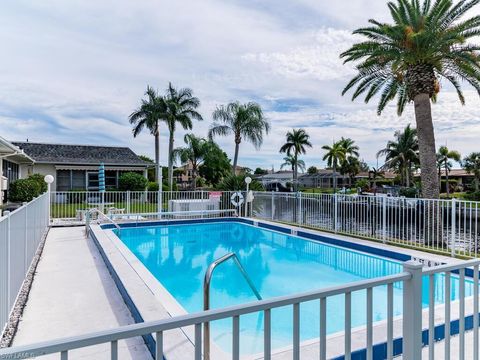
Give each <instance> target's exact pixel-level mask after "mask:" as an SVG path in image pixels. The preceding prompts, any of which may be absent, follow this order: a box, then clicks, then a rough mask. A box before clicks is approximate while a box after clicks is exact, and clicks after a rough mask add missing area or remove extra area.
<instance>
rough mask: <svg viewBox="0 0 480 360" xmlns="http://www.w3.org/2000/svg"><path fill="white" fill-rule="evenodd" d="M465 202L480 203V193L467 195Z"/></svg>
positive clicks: (474, 192) (475, 192)
mask: <svg viewBox="0 0 480 360" xmlns="http://www.w3.org/2000/svg"><path fill="white" fill-rule="evenodd" d="M465 200H471V201H480V191H473V192H468V193H466V194H465Z"/></svg>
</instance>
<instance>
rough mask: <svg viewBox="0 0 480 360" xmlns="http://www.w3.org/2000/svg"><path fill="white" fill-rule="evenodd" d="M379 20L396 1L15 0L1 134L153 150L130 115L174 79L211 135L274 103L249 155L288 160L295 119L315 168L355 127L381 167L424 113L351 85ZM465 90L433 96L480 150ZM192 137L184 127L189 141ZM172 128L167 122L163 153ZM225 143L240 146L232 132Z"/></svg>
mask: <svg viewBox="0 0 480 360" xmlns="http://www.w3.org/2000/svg"><path fill="white" fill-rule="evenodd" d="M369 18H374V19H376V20H381V21H387V20H388V12H387V8H386V4H385V2H384V1H379V0H374V1H373V0H339V1H334V2H331V1H326V0H296V1H287V0H282V1H278V0H277V1H274V0H262V1H260V0H191V1H182V0H178V1H166V0H142V1H131V0H115V1H113V0H111V1H110V0H97V1H77V0H69V1H64V0H42V1H33V0H32V1H23V0H3V1H2V9H1V11H0V23H1V24H2V29H1V30H0V44H1V55H0V136H2V137H4V138H7V139H9V140H12V141H13V140H17V141H24V140H26V139H28V140H29V141H32V142H33V141H35V142H55V143H67V144H100V145H121V146H129V147H131V148H132V149H133V150H134V151H135V152H136V153H137V154H142V155H148V156H150V157H153V153H154V148H153V137H152V136H151V135H150V134H149V133H148V132H145V133H144V134H141V135H140V136H138V137H136V138H133V136H132V131H131V126H130V124H129V123H128V116H129V115H130V114H131V112H132V111H133V110H134V109H135V108H137V107H138V105H139V103H140V100H141V98H142V96H143V94H144V92H145V89H146V87H147V85H150V86H152V87H154V88H156V89H158V91H159V92H160V93H163V92H164V91H165V89H166V88H167V86H168V82H169V81H171V82H172V83H173V85H174V86H176V87H178V88H181V87H189V88H191V89H193V91H194V95H196V96H197V97H199V99H200V100H201V107H200V109H199V111H200V113H201V114H202V116H203V118H204V120H203V121H199V122H195V123H194V128H193V131H192V132H193V133H195V134H196V135H197V136H203V137H205V136H206V135H207V132H208V128H209V126H210V125H211V123H212V118H211V114H212V111H213V110H214V109H215V108H216V106H218V105H221V104H226V103H228V102H230V101H236V100H238V101H241V102H248V101H255V102H258V103H259V104H260V105H261V106H262V108H263V109H264V111H265V115H266V116H267V118H268V119H269V121H270V123H271V125H272V130H271V132H270V134H269V135H268V136H267V137H266V138H265V141H264V144H263V146H262V147H261V149H260V150H256V149H255V148H254V147H253V146H252V145H251V144H249V143H246V142H244V143H242V144H241V146H240V154H239V165H241V166H248V167H250V168H253V169H254V168H256V167H263V168H271V167H272V166H273V167H274V168H275V170H278V169H279V167H280V165H281V164H282V162H283V161H282V159H283V155H282V154H279V151H278V149H279V148H280V146H281V145H282V143H283V141H284V139H285V134H286V132H287V131H288V130H290V129H291V128H293V127H294V128H300V127H301V128H304V129H306V130H307V132H308V133H309V134H310V136H311V142H312V144H313V148H312V149H309V150H308V153H307V155H306V156H304V160H305V162H306V164H307V166H312V165H313V166H317V167H324V166H325V163H324V162H323V161H322V156H323V150H322V149H321V147H322V145H325V144H331V143H332V141H334V140H338V139H339V138H340V137H342V136H344V137H351V138H352V139H354V140H355V141H356V142H357V144H358V145H359V146H360V153H361V157H362V158H363V159H364V160H365V161H367V162H368V163H369V164H370V165H373V166H375V165H376V163H377V159H376V152H377V151H378V150H379V149H381V148H382V147H384V146H385V144H386V142H387V141H388V140H389V139H391V138H392V137H393V133H394V132H395V131H396V130H399V129H402V128H404V127H405V126H406V125H407V124H409V123H412V124H414V123H415V120H414V117H413V108H412V105H410V106H408V109H407V111H406V112H405V114H404V115H403V116H402V117H398V116H397V115H396V111H395V108H394V105H392V106H390V107H388V108H387V109H386V111H385V112H384V114H382V115H381V116H377V114H376V111H375V102H372V103H371V104H365V103H364V102H363V101H361V100H360V101H356V102H352V101H351V99H350V97H348V96H345V97H342V96H341V90H342V88H343V86H345V84H346V83H347V82H348V80H349V79H350V78H351V77H352V75H353V74H355V72H354V70H353V68H352V67H351V66H350V65H343V64H342V61H341V60H340V59H339V54H340V53H341V52H342V51H344V50H346V49H347V48H348V47H349V46H350V45H351V44H352V43H354V42H355V41H357V40H358V38H356V37H355V36H354V35H352V30H354V29H355V28H357V27H360V26H363V25H365V24H366V22H367V20H368V19H369ZM442 85H444V84H442ZM465 90H466V98H467V104H466V105H465V106H461V105H460V103H459V102H458V100H457V98H456V95H455V93H454V92H453V91H452V89H450V88H449V87H448V86H446V85H445V86H444V88H442V91H441V93H440V96H439V101H438V103H437V104H435V105H433V116H434V124H435V130H436V139H437V144H438V145H445V144H447V145H448V146H449V147H450V148H451V149H456V150H458V151H460V152H461V153H462V154H467V153H468V152H471V151H478V150H480V149H479V148H478V144H477V143H478V135H479V134H480V123H479V121H478V117H479V114H478V105H479V99H478V96H477V95H476V93H474V91H473V90H472V89H471V88H469V87H468V86H465ZM184 134H185V131H182V130H179V131H178V132H177V133H176V136H175V146H183V145H184V144H183V136H184ZM167 137H168V134H167V129H166V127H165V126H163V128H162V129H161V161H162V163H166V159H167V152H166V151H167V147H168V138H167ZM217 142H218V143H219V145H220V146H221V147H222V148H223V149H224V150H225V151H226V152H227V154H228V155H229V156H230V157H233V149H234V143H233V138H232V137H225V138H217ZM381 163H382V161H381V159H380V164H381Z"/></svg>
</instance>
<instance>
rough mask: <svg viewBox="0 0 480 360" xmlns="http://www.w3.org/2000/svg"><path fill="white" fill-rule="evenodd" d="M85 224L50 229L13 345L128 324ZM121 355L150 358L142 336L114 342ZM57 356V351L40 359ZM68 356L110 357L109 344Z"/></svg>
mask: <svg viewBox="0 0 480 360" xmlns="http://www.w3.org/2000/svg"><path fill="white" fill-rule="evenodd" d="M84 231H85V228H84V227H69V228H52V229H51V230H50V232H49V234H48V236H47V240H46V243H45V248H44V251H43V254H42V256H41V259H40V262H39V264H38V267H37V271H36V273H35V277H34V280H33V284H32V288H31V290H30V295H29V298H28V301H27V304H26V307H25V310H24V312H23V315H22V318H21V320H20V323H19V325H18V329H17V333H16V335H15V337H14V340H13V346H18V345H26V344H32V343H36V342H41V341H47V340H53V339H57V338H62V337H67V336H74V335H80V334H86V333H90V332H94V331H100V330H105V329H108V328H115V327H118V326H122V325H128V324H133V323H134V320H133V318H132V316H131V314H130V312H129V310H128V308H127V307H126V305H125V303H124V301H123V299H122V297H121V295H120V293H119V291H118V289H117V287H116V285H115V283H114V281H113V279H112V277H111V276H110V273H109V272H108V269H107V267H106V266H105V263H104V262H103V260H102V258H101V256H100V253H99V252H98V249H97V248H96V246H95V244H94V243H93V241H92V240H91V239H86V238H85V235H84ZM118 350H119V358H120V359H140V360H143V359H151V358H152V357H151V355H150V353H149V352H148V349H147V347H146V346H145V344H144V341H143V339H142V338H133V339H128V340H126V341H119V344H118ZM48 358H52V359H59V355H58V354H52V355H51V356H44V357H41V359H48ZM69 359H110V344H102V345H97V346H92V347H87V348H83V349H78V350H74V351H71V352H69Z"/></svg>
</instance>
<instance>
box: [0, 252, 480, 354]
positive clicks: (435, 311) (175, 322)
mask: <svg viewBox="0 0 480 360" xmlns="http://www.w3.org/2000/svg"><path fill="white" fill-rule="evenodd" d="M479 265H480V260H470V261H466V262H463V263H460V264H458V263H457V264H455V265H441V266H437V267H432V268H426V269H423V270H422V265H421V264H419V263H415V262H413V261H409V262H406V263H404V265H403V272H401V273H399V274H395V275H389V276H383V277H378V278H373V279H368V280H362V281H358V282H354V283H350V284H342V285H340V286H334V287H330V288H326V289H322V290H316V291H310V292H305V293H301V294H295V295H288V296H282V297H276V298H272V299H267V300H260V301H257V302H253V303H248V304H242V305H237V306H232V307H228V308H224V309H217V310H209V311H204V312H200V313H194V314H188V315H184V316H178V317H173V318H169V319H164V320H159V321H151V322H145V323H139V324H134V325H128V326H123V327H119V328H116V329H109V330H105V331H101V332H96V333H91V334H86V335H81V336H75V337H70V338H63V339H57V340H53V341H47V342H42V343H37V344H32V345H24V346H18V347H13V348H6V349H1V350H0V358H12V359H14V358H20V357H21V358H32V357H36V356H40V355H46V354H53V353H59V354H61V357H60V358H61V359H62V360H67V359H68V355H69V352H70V351H72V350H74V349H78V348H83V347H87V346H93V345H98V344H104V343H110V344H111V345H110V349H111V358H112V359H113V360H115V359H117V357H118V341H119V340H123V339H128V338H132V337H137V336H143V335H150V334H153V335H154V338H155V341H156V343H155V355H156V358H157V359H162V358H163V355H164V349H168V348H169V344H168V343H167V344H165V343H164V332H165V331H168V330H173V329H179V328H188V327H193V332H192V334H194V336H193V339H191V340H192V344H193V346H194V348H193V351H192V353H193V356H192V358H194V359H195V360H200V359H202V355H203V344H202V341H203V327H204V326H205V324H208V323H210V322H213V321H216V320H221V319H230V320H231V323H232V338H231V341H232V354H231V357H230V356H229V358H232V359H239V358H240V353H241V352H240V349H241V345H240V344H241V332H240V322H241V317H242V316H244V315H247V314H252V313H258V312H260V313H263V319H264V320H263V336H261V339H258V340H259V341H261V342H263V354H262V355H263V358H264V359H267V360H269V359H271V358H272V350H274V349H272V332H271V329H272V326H275V318H274V317H272V316H271V314H272V310H274V309H277V308H280V307H290V308H291V311H292V319H293V327H292V334H291V339H292V346H291V348H290V350H289V353H290V355H289V357H290V358H292V359H295V360H299V359H301V358H303V357H302V343H301V342H300V330H301V327H302V323H301V322H300V312H301V307H302V304H304V303H306V302H311V301H318V305H319V310H320V311H319V317H320V337H319V339H318V342H317V345H316V346H317V353H318V354H317V355H315V358H319V359H321V360H325V359H327V358H330V357H331V354H332V353H336V354H338V352H339V351H341V348H340V349H339V348H338V346H339V343H338V342H333V343H330V341H327V328H328V326H329V324H328V322H327V313H328V311H329V307H328V306H327V303H329V301H335V300H334V299H332V297H336V299H337V300H338V296H343V298H344V307H343V311H344V319H345V320H344V333H343V341H342V344H343V354H344V358H345V359H350V358H351V357H352V356H353V354H354V352H357V355H358V352H360V353H361V354H362V355H363V357H362V358H366V359H373V356H374V355H373V354H374V348H375V346H376V345H379V346H377V350H378V348H383V349H385V350H384V353H382V354H380V355H381V356H382V358H386V359H392V358H393V357H394V356H397V355H399V354H400V352H399V351H398V349H399V347H398V346H397V347H395V346H394V342H398V341H399V339H400V338H401V341H402V348H403V350H402V351H403V353H402V356H403V359H405V360H418V359H421V358H422V350H423V349H422V348H423V347H424V346H428V350H427V351H426V352H427V353H428V355H427V357H425V356H424V357H423V358H428V359H430V360H434V359H435V354H436V349H438V348H436V347H435V346H434V345H435V341H438V340H444V344H443V345H441V346H444V348H445V349H444V354H445V355H444V359H466V358H468V359H474V360H478V356H479V340H478V335H479V333H478V325H479V318H478V314H479V276H478V270H479ZM467 271H469V272H472V271H473V279H469V280H468V283H467V279H466V272H467ZM457 274H458V275H457ZM440 279H445V281H443V280H442V281H439V280H440ZM472 280H473V281H472ZM427 283H428V290H429V291H428V307H427V308H425V309H422V295H423V292H424V291H423V289H424V288H425V285H426V284H427ZM396 284H399V285H400V286H395V285H396ZM394 287H395V288H396V289H400V291H402V297H401V298H402V301H403V317H402V318H401V319H397V318H394V299H395V297H394ZM467 287H468V288H469V290H470V293H469V296H468V297H467V295H466V288H467ZM378 288H381V289H382V290H381V291H380V292H378V291H377V290H378ZM374 289H377V290H375V293H376V294H381V295H382V296H385V297H386V300H387V301H386V306H387V318H386V320H385V322H382V323H375V320H374V316H373V314H374V311H373V309H374V308H373V303H374V301H375V300H374V298H373V294H374ZM453 291H455V292H456V293H457V295H456V297H455V299H456V300H455V301H452V300H451V295H452V292H453ZM354 292H363V293H364V296H365V300H366V301H365V309H364V310H363V311H365V314H366V324H365V325H364V326H363V327H362V329H360V330H361V331H360V332H359V328H356V329H355V335H354V334H353V330H352V321H351V319H352V308H353V306H352V293H354ZM438 295H441V296H440V298H443V299H444V303H442V304H438V302H437V303H435V301H436V300H437V301H438ZM423 301H424V302H425V298H423ZM335 308H336V311H338V307H335ZM355 311H360V309H358V306H355ZM339 315H340V314H339ZM474 315H476V316H474ZM471 318H473V319H471ZM453 319H455V320H453ZM467 319H468V320H469V326H468V329H469V330H472V331H470V332H468V333H467V326H466V320H467ZM452 320H453V321H452ZM451 322H452V324H453V323H455V322H456V323H458V326H455V329H453V327H451ZM376 326H380V328H378V329H377V328H376ZM441 327H444V328H445V331H444V332H443V331H439V328H441ZM435 328H437V334H436V335H435ZM380 329H381V330H380ZM400 329H401V331H400V332H399V330H400ZM379 330H380V331H379ZM440 330H441V329H440ZM374 332H375V335H376V336H375V343H374V340H373V339H374V336H373V334H374ZM186 333H189V332H186ZM423 333H425V334H423ZM422 334H423V335H426V336H423V338H424V339H428V340H427V341H425V343H422ZM439 334H444V335H439ZM353 335H354V336H353ZM398 335H400V338H397V337H396V336H398ZM452 335H458V337H456V339H458V346H455V347H453V346H451V336H452ZM466 336H473V341H471V343H472V346H470V347H468V348H466V346H465V344H466V341H465V338H466ZM353 338H354V339H355V342H356V344H355V346H353V342H352V339H353ZM362 339H363V344H361V345H360V347H359V341H362ZM437 344H441V343H437ZM311 345H312V344H311V342H309V344H308V346H309V350H308V351H309V354H310V355H311V354H312V348H311ZM340 346H341V345H340ZM437 346H439V345H437ZM332 347H336V348H335V349H332ZM395 348H396V349H397V350H395ZM454 349H455V350H454ZM282 351H285V349H283V350H282ZM167 352H168V351H167ZM167 355H168V354H167ZM380 355H379V354H377V355H376V356H380ZM185 356H186V357H185V359H186V360H187V359H189V358H190V357H188V356H187V354H186V355H185ZM437 358H438V356H437Z"/></svg>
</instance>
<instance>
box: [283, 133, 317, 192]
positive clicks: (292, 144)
mask: <svg viewBox="0 0 480 360" xmlns="http://www.w3.org/2000/svg"><path fill="white" fill-rule="evenodd" d="M307 147H310V148H311V147H312V144H311V143H310V135H308V134H307V132H306V131H305V130H304V129H292V131H288V132H287V134H286V142H285V144H283V145H282V147H281V148H280V153H286V154H287V157H291V158H292V159H291V162H292V166H293V186H294V189H295V191H297V189H298V168H299V167H300V166H302V167H303V169H305V163H304V162H303V161H302V160H300V159H299V158H298V155H300V154H306V153H307V149H306V148H307ZM285 159H286V158H285Z"/></svg>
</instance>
